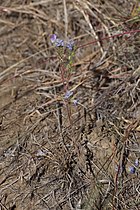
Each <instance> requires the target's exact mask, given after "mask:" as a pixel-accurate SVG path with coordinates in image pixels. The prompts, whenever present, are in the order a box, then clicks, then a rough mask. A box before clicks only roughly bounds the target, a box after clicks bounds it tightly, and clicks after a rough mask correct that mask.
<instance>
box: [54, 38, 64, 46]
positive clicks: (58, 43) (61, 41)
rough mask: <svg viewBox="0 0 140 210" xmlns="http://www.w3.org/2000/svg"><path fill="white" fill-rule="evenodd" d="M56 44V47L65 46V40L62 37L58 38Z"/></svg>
mask: <svg viewBox="0 0 140 210" xmlns="http://www.w3.org/2000/svg"><path fill="white" fill-rule="evenodd" d="M55 45H56V47H64V41H63V40H62V39H56V41H55Z"/></svg>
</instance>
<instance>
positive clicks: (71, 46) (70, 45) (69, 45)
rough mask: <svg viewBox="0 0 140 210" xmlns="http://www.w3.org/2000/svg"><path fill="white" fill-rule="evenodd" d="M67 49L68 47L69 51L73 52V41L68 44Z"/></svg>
mask: <svg viewBox="0 0 140 210" xmlns="http://www.w3.org/2000/svg"><path fill="white" fill-rule="evenodd" d="M66 47H67V48H68V49H69V50H73V47H74V41H72V40H71V41H69V42H67V44H66Z"/></svg>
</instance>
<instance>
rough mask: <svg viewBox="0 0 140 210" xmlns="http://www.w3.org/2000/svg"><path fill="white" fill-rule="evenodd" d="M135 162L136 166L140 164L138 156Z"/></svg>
mask: <svg viewBox="0 0 140 210" xmlns="http://www.w3.org/2000/svg"><path fill="white" fill-rule="evenodd" d="M134 164H135V166H136V167H138V166H139V160H138V158H137V159H136V160H135V163H134Z"/></svg>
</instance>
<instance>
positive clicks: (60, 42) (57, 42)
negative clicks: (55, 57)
mask: <svg viewBox="0 0 140 210" xmlns="http://www.w3.org/2000/svg"><path fill="white" fill-rule="evenodd" d="M50 40H51V42H52V43H53V44H55V46H56V47H66V48H68V49H69V50H73V47H74V41H72V40H70V41H68V42H65V41H64V40H62V39H58V38H57V35H56V34H52V35H51V36H50Z"/></svg>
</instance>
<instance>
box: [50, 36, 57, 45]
mask: <svg viewBox="0 0 140 210" xmlns="http://www.w3.org/2000/svg"><path fill="white" fill-rule="evenodd" d="M56 38H57V36H56V34H52V35H51V36H50V40H51V42H52V43H54V42H55V41H56Z"/></svg>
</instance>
